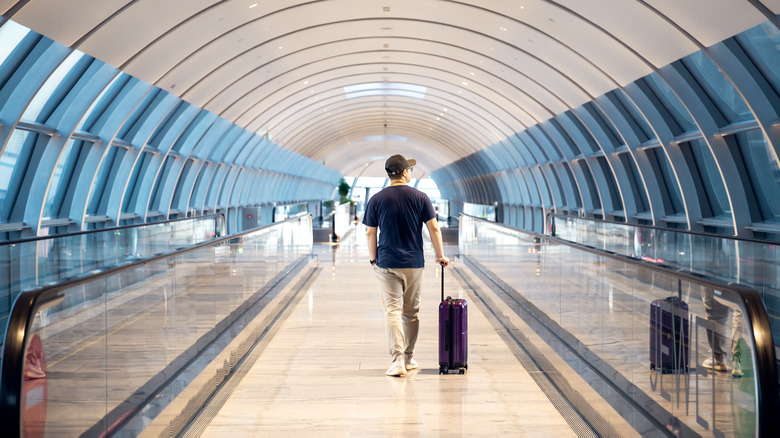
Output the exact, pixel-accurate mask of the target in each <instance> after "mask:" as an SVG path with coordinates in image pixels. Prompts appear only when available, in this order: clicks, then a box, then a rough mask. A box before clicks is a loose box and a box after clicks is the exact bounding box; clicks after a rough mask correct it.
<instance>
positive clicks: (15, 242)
mask: <svg viewBox="0 0 780 438" xmlns="http://www.w3.org/2000/svg"><path fill="white" fill-rule="evenodd" d="M210 217H222V220H223V222H224V220H225V215H224V214H222V213H214V214H207V215H203V216H195V217H183V218H179V219H172V220H169V221H160V222H147V223H143V224H132V225H122V226H121V227H110V228H101V229H99V230H84V231H73V232H71V233H63V234H51V235H48V236H35V237H26V238H24V239H17V240H3V241H0V246H3V245H19V244H22V243H25V242H36V241H38V240H48V239H58V238H62V237H71V236H79V235H82V234H92V233H102V232H106V231H119V230H126V229H129V228H138V227H148V226H151V225H160V224H169V223H171V222H181V221H191V220H194V219H208V218H210Z"/></svg>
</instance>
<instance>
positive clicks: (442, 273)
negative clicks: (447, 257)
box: [441, 263, 444, 301]
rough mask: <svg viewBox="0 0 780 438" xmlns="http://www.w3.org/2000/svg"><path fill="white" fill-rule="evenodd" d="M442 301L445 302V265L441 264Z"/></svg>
mask: <svg viewBox="0 0 780 438" xmlns="http://www.w3.org/2000/svg"><path fill="white" fill-rule="evenodd" d="M441 300H442V301H444V263H442V264H441Z"/></svg>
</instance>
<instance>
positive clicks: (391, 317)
mask: <svg viewBox="0 0 780 438" xmlns="http://www.w3.org/2000/svg"><path fill="white" fill-rule="evenodd" d="M415 164H417V162H416V161H415V160H407V159H406V158H404V157H403V156H401V155H393V156H392V157H390V158H388V159H387V161H385V171H386V172H387V176H388V177H389V178H390V183H391V184H390V186H388V187H385V188H384V189H382V191H380V192H379V193H377V194H376V195H374V196H373V197H372V198H371V199H370V200H369V201H368V204H367V205H366V211H365V214H364V216H363V224H364V225H365V226H366V227H367V236H368V257H369V262H370V263H371V266H373V267H374V272H375V273H376V276H377V278H378V279H379V291H380V296H381V298H382V306H383V308H384V313H385V332H386V336H387V348H388V350H389V352H390V355H391V356H392V359H393V363H392V365H391V366H390V368H388V370H387V372H386V374H387V375H388V376H404V375H406V372H407V371H408V370H412V369H415V368H418V364H417V361H416V360H414V357H413V356H414V345H415V343H416V342H417V334H418V332H419V327H420V321H419V319H418V317H417V315H418V313H419V311H420V289H421V288H422V279H423V267H424V265H425V257H424V253H423V236H422V225H423V224H425V225H426V226H427V227H428V232H429V233H430V236H431V242H432V243H433V248H434V249H435V250H436V262H437V264H441V265H443V266H447V265H449V259H448V258H447V257H445V256H444V244H443V243H442V238H441V229H440V228H439V223H438V222H437V221H436V211H435V210H434V208H433V204H432V203H431V200H430V198H428V195H426V194H425V193H423V192H421V191H419V190H417V189H415V188H412V187H409V186H407V184H409V183H410V182H411V180H412V170H413V168H414V165H415ZM377 229H379V233H378V235H379V241H378V242H377Z"/></svg>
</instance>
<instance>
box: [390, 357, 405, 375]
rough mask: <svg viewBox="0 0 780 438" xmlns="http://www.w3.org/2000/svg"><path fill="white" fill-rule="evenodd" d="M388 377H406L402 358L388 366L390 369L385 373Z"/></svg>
mask: <svg viewBox="0 0 780 438" xmlns="http://www.w3.org/2000/svg"><path fill="white" fill-rule="evenodd" d="M385 374H387V375H388V376H398V377H402V376H405V375H406V366H404V360H403V359H402V358H398V359H396V360H394V361H393V364H392V365H390V368H388V369H387V372H386V373H385Z"/></svg>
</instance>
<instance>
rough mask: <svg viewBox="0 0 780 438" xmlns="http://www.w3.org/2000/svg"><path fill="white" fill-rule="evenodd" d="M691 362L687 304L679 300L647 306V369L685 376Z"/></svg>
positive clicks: (653, 303)
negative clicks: (648, 334)
mask: <svg viewBox="0 0 780 438" xmlns="http://www.w3.org/2000/svg"><path fill="white" fill-rule="evenodd" d="M689 360H690V322H689V320H688V304H687V303H686V302H685V301H682V300H681V299H680V298H678V297H668V298H665V299H662V300H654V301H653V302H652V303H650V369H655V370H657V371H660V372H661V373H675V374H679V373H687V372H688V363H689Z"/></svg>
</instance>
